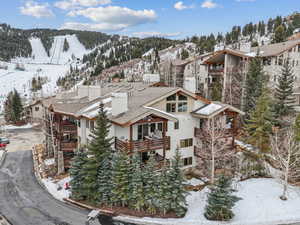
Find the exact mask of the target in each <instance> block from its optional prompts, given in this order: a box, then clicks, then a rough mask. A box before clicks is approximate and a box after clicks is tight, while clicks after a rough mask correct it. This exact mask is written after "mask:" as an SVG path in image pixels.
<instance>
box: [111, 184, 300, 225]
mask: <svg viewBox="0 0 300 225" xmlns="http://www.w3.org/2000/svg"><path fill="white" fill-rule="evenodd" d="M237 190H238V191H237V192H236V195H237V196H239V197H241V198H243V199H242V200H241V201H239V202H238V203H237V204H236V206H235V207H234V213H235V217H234V218H233V220H232V221H230V222H222V223H221V222H216V221H209V220H206V219H205V217H204V216H203V213H204V208H205V205H206V195H207V192H208V189H207V188H205V189H203V190H202V191H201V192H191V194H190V195H189V196H188V197H187V202H188V205H189V207H188V211H187V214H186V216H185V217H184V218H181V219H154V218H133V217H123V216H119V217H117V218H116V219H118V220H122V221H125V222H133V223H134V222H137V223H139V222H140V223H142V224H168V225H181V224H184V225H200V224H201V225H206V224H207V225H219V224H224V225H229V224H230V225H271V224H286V223H293V222H299V221H300V213H299V212H300V188H299V187H297V188H296V187H290V188H289V194H288V200H287V201H282V200H280V199H279V196H280V195H281V193H282V185H281V184H280V183H278V182H277V181H276V180H274V179H250V180H247V181H244V182H240V183H238V185H237Z"/></svg>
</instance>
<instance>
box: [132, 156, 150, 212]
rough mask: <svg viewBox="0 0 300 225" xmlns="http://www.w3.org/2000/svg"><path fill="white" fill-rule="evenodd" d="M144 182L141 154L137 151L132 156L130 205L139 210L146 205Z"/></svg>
mask: <svg viewBox="0 0 300 225" xmlns="http://www.w3.org/2000/svg"><path fill="white" fill-rule="evenodd" d="M144 182H145V178H144V173H143V170H142V161H141V156H140V155H139V154H138V153H136V154H134V156H133V158H132V171H131V174H130V190H131V199H130V207H131V208H133V209H135V210H138V211H141V210H143V209H144V208H145V205H146V201H145V194H144Z"/></svg>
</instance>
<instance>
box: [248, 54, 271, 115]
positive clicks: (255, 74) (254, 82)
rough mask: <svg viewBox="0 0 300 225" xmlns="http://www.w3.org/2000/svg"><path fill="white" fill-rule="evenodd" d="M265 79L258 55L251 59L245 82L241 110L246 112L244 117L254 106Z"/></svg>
mask: <svg viewBox="0 0 300 225" xmlns="http://www.w3.org/2000/svg"><path fill="white" fill-rule="evenodd" d="M265 81H266V77H265V74H264V72H263V64H262V62H261V59H260V58H259V57H255V58H253V59H251V61H250V65H249V70H248V73H247V77H246V82H245V95H244V100H243V111H244V112H245V113H246V118H249V115H250V112H251V111H252V110H253V108H255V105H256V102H257V99H258V98H259V96H260V95H261V93H262V90H263V85H264V83H265Z"/></svg>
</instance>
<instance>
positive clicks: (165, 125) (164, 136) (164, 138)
mask: <svg viewBox="0 0 300 225" xmlns="http://www.w3.org/2000/svg"><path fill="white" fill-rule="evenodd" d="M167 123H168V121H164V122H163V133H162V137H163V158H164V159H165V158H166V131H167Z"/></svg>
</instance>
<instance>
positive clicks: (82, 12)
mask: <svg viewBox="0 0 300 225" xmlns="http://www.w3.org/2000/svg"><path fill="white" fill-rule="evenodd" d="M0 1H1V3H2V4H1V9H0V12H1V13H0V23H7V24H10V25H11V26H13V27H16V28H24V29H29V28H55V29H63V28H69V29H78V30H93V31H101V32H105V33H110V34H120V35H128V36H138V37H148V36H161V37H168V38H176V39H182V38H185V37H188V36H192V35H206V34H210V33H215V34H216V33H218V32H223V33H224V32H227V31H230V30H231V28H232V26H234V25H245V24H246V23H249V22H258V21H260V20H267V19H268V18H270V17H276V16H277V15H281V16H286V15H289V14H291V13H293V12H295V11H300V4H299V2H300V0H0Z"/></svg>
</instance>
